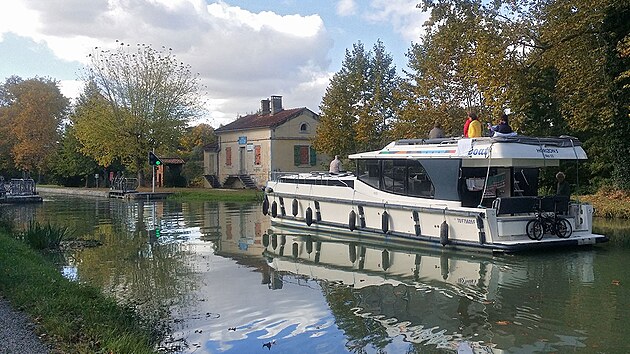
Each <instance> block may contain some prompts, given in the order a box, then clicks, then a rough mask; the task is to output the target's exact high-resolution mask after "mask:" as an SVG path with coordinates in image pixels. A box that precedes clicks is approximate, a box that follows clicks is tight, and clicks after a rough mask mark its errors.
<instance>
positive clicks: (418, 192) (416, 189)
mask: <svg viewBox="0 0 630 354" xmlns="http://www.w3.org/2000/svg"><path fill="white" fill-rule="evenodd" d="M408 163H409V167H408V171H409V181H408V182H409V186H408V190H407V194H408V195H413V196H418V197H426V198H433V197H434V196H435V187H434V186H433V182H431V178H429V175H428V174H427V171H426V170H425V169H424V167H423V166H422V164H420V162H419V161H408Z"/></svg>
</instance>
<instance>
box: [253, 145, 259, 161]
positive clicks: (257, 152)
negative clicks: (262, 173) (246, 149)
mask: <svg viewBox="0 0 630 354" xmlns="http://www.w3.org/2000/svg"><path fill="white" fill-rule="evenodd" d="M254 165H257V166H260V145H256V146H254Z"/></svg>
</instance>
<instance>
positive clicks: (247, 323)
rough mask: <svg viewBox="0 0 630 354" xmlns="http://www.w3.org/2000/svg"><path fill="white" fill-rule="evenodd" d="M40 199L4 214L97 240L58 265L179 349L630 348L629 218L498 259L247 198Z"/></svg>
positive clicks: (617, 350)
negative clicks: (586, 235)
mask: <svg viewBox="0 0 630 354" xmlns="http://www.w3.org/2000/svg"><path fill="white" fill-rule="evenodd" d="M44 197H45V198H44V202H43V203H42V204H31V205H16V206H10V207H7V208H10V210H8V211H7V212H10V213H11V214H12V217H13V219H14V220H15V221H16V222H17V223H18V224H19V225H25V224H27V223H28V222H29V221H31V220H37V221H39V222H48V221H50V222H51V223H53V224H56V225H64V226H68V227H69V229H70V230H72V233H73V235H75V236H77V237H80V238H83V239H93V240H98V241H100V242H102V245H101V246H98V247H89V248H76V249H72V250H69V251H68V252H66V254H65V255H64V259H63V262H62V263H64V264H65V265H64V266H63V267H62V269H61V271H62V272H63V273H64V274H65V276H66V277H68V278H69V279H72V280H73V281H78V282H83V283H88V284H91V285H93V286H97V287H99V288H101V289H102V290H103V292H104V293H106V294H109V295H111V296H113V297H115V298H117V299H118V300H119V301H120V302H122V303H125V304H127V305H131V306H134V307H135V308H137V309H138V311H139V312H140V313H141V314H142V315H143V316H144V318H146V319H149V320H156V319H157V320H159V321H160V323H162V324H163V325H164V328H165V329H168V331H169V333H170V334H169V336H168V338H167V339H166V340H165V342H164V343H162V348H167V349H168V350H170V351H171V352H180V353H256V352H273V353H540V352H555V353H558V352H559V353H562V352H583V353H626V352H630V326H628V325H627V323H628V322H627V321H628V319H630V291H629V289H628V288H629V287H630V271H629V265H630V264H629V261H628V260H629V259H630V241H629V240H630V223H629V222H627V221H606V220H597V222H596V227H597V228H596V231H599V232H603V233H606V234H607V235H609V236H610V237H611V242H609V243H607V244H603V245H597V246H594V247H592V248H587V249H581V250H575V249H567V250H562V251H555V252H542V253H530V254H522V255H506V256H490V255H481V254H463V253H448V252H442V251H441V250H440V249H435V248H434V249H426V250H419V249H405V248H398V247H396V246H395V245H394V244H392V243H391V242H387V241H364V242H356V241H354V242H351V240H339V239H334V238H330V237H329V235H317V234H304V233H297V232H294V231H289V230H281V229H277V228H275V227H274V228H272V225H271V224H270V222H269V220H268V219H267V218H266V217H264V216H263V215H262V213H261V212H260V207H259V206H258V205H257V204H250V203H224V202H196V203H192V202H191V203H181V202H171V201H158V202H126V201H119V200H108V199H97V198H94V199H91V198H74V197H68V196H56V195H45V196H44Z"/></svg>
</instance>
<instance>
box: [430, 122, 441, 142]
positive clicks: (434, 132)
mask: <svg viewBox="0 0 630 354" xmlns="http://www.w3.org/2000/svg"><path fill="white" fill-rule="evenodd" d="M443 137H444V130H442V124H441V123H440V122H437V121H436V122H435V124H434V125H433V129H431V131H430V132H429V139H437V138H443Z"/></svg>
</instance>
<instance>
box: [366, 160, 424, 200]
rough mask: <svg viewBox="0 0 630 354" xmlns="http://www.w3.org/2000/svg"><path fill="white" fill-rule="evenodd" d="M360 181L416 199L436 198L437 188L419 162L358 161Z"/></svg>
mask: <svg viewBox="0 0 630 354" xmlns="http://www.w3.org/2000/svg"><path fill="white" fill-rule="evenodd" d="M357 177H358V179H359V180H360V181H363V182H365V183H366V184H368V185H370V186H372V187H374V188H377V189H380V190H382V191H386V192H390V193H395V194H401V195H409V196H414V197H423V198H434V196H435V187H434V186H433V182H431V178H430V177H429V174H428V173H427V171H426V170H425V168H424V167H423V166H422V164H421V163H420V161H417V160H403V159H366V160H357Z"/></svg>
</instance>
